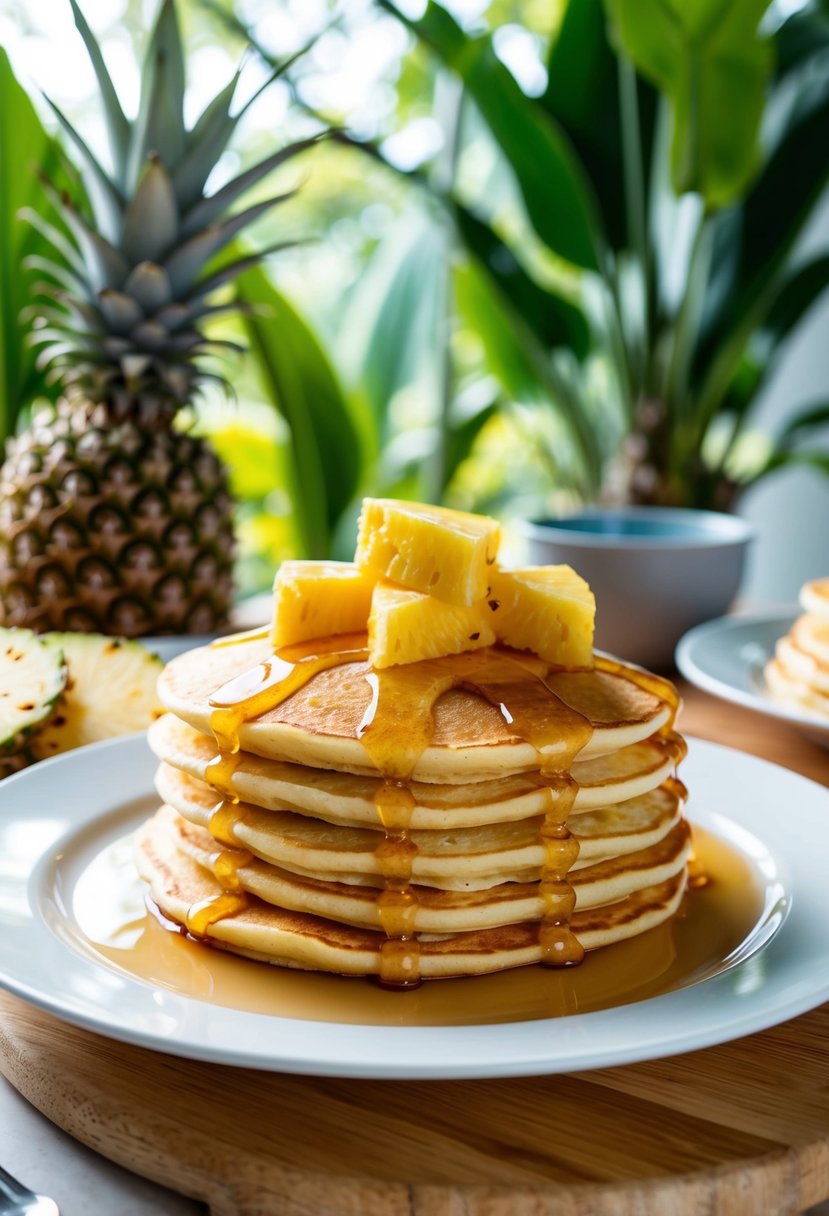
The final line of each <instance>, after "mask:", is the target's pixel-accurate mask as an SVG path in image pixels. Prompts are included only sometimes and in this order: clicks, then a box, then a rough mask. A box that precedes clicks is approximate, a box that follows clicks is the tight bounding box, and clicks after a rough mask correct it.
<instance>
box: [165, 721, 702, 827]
mask: <svg viewBox="0 0 829 1216" xmlns="http://www.w3.org/2000/svg"><path fill="white" fill-rule="evenodd" d="M148 737H149V741H150V747H151V748H152V750H153V751H154V752H155V754H156V756H158V758H159V759H160V760H163V761H165V762H166V763H167V764H169V765H171V766H172V767H174V768H177V769H180V770H181V771H182V772H184V773H187V774H189V775H190V776H191V777H197V778H199V779H204V777H205V774H206V771H207V766H208V764H209V763H210V761H211V760H212V759H213V758H214V757H215V756H216V754H217V747H216V744H215V742H214V741H213V740H212V739H210V738H208V737H207V736H206V735H204V734H202V733H201V732H199V731H197V730H195V729H194V728H193V727H191V726H188V725H187V724H186V723H184V722H179V721H177V719H176V718H174V717H173V715H172V714H165V715H164V717H162V718H160V719H159V720H158V721H157V722H155V723H154V724H153V725H152V726H151V727H150V730H149V735H148ZM680 750H681V749H680ZM677 758H678V757H677V753H676V750H675V749H674V748H672V747H671V746H666V743H665V742H664V741H661V740H652V739H646V740H644V741H643V742H641V743H632V744H629V745H628V746H627V747H625V748H622V750H621V751H619V752H615V753H612V754H610V755H605V756H599V757H596V758H595V759H593V760H577V761H576V763H575V764H574V765H573V776H574V778H575V780H576V781H577V782H578V786H579V789H578V793H577V795H576V802H575V808H574V809H575V810H576V811H586V810H591V809H594V808H596V807H601V806H605V805H607V804H608V803H610V802H621V801H623V800H625V799H628V798H634V797H638V796H639V795H641V794H646V793H648V792H649V791H651V790H654V789H656V788H657V787H658V786H660V785H661V784H662V782H663V781H664V780H665V779H666V777H668V776H669V774H670V773H671V771H672V770H673V768H674V765H675V762H676V759H677ZM237 760H238V765H237V767H236V770H235V772H234V773H233V774H232V775H231V777H230V779H229V782H228V785H229V787H230V789H231V790H232V791H233V792H234V793H235V794H236V795H238V797H239V798H241V799H242V800H243V801H246V802H250V803H252V804H254V805H256V806H260V807H267V808H269V809H271V810H293V811H296V812H298V813H299V814H308V815H313V816H314V817H315V818H319V819H325V820H327V821H328V822H330V823H336V824H343V825H346V826H354V827H376V826H377V823H378V819H377V807H376V804H375V801H374V799H375V796H376V794H377V792H378V790H379V789H380V785H381V780H380V778H379V777H377V776H364V775H363V776H361V775H359V774H353V773H336V772H333V771H332V770H330V769H316V768H311V767H310V766H308V765H299V764H292V763H288V762H285V761H278V760H277V761H275V760H267V759H263V758H262V757H260V756H254V755H252V754H251V753H250V752H244V751H243V752H241V753H240V754H239V756H238V757H237ZM410 789H411V791H412V795H413V797H414V800H415V805H414V808H413V810H412V816H411V822H410V826H411V828H412V829H413V830H441V829H451V828H465V827H479V826H481V825H484V824H489V823H505V822H515V821H520V820H524V819H528V818H532V817H534V816H537V815H541V814H543V812H544V808H545V792H544V786H543V785H542V784H541V783H540V782H539V781H538V779H537V774H536V773H520V774H515V775H511V776H504V777H498V778H494V779H492V780H490V781H476V782H470V783H466V784H460V783H454V784H448V785H447V784H436V783H432V782H424V781H413V782H412V783H411V785H410ZM217 796H218V795H217Z"/></svg>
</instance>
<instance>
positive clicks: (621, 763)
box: [138, 636, 690, 985]
mask: <svg viewBox="0 0 829 1216" xmlns="http://www.w3.org/2000/svg"><path fill="white" fill-rule="evenodd" d="M341 645H342V646H343V647H345V649H344V650H343V651H341V652H338V651H337V647H339V646H341ZM361 645H362V642H361V639H360V637H359V636H356V637H354V636H352V637H351V639H350V641H348V640H346V641H341V640H340V639H328V640H323V641H322V642H320V643H319V647H320V648H319V649H318V650H316V651H315V652H311V650H310V649H308V650H306V651H303V652H302V653H300V654H298V655H296V657H295V658H293V659H292V660H291V661H290V662H288V659H287V655H286V654H283V653H280V655H277V656H273V655H272V653H271V648H270V645H269V643H268V642H267V641H266V640H264V639H259V640H257V639H250V638H248V639H242V640H238V641H232V642H231V643H230V644H222V645H218V646H214V647H208V648H205V649H203V650H200V651H191V652H188V653H187V654H185V655H182V656H180V657H179V658H178V659H176V660H174V662H173V663H171V664H170V665H169V666H168V668H167V669H166V671H165V673H164V675H163V676H162V679H161V683H160V695H161V699H162V701H163V703H164V704H165V706H166V707H167V709H168V713H167V714H166V715H165V716H164V717H163V718H162V719H161V720H160V721H158V722H157V723H155V724H154V726H153V728H152V730H151V731H150V743H151V746H152V748H153V750H154V751H155V753H156V755H157V756H158V757H159V759H160V760H161V765H160V768H159V770H158V774H157V779H156V780H157V788H158V791H159V796H160V798H161V801H162V806H161V809H160V810H159V812H158V813H157V814H156V816H155V817H154V819H153V820H151V822H150V823H149V824H148V825H146V826H145V828H144V830H143V832H142V834H141V836H140V839H139V845H138V853H139V865H140V867H141V871H142V873H143V874H144V875H145V877H146V878H147V880H148V881H149V882H150V883H151V886H152V893H153V897H154V898H155V900H156V902H157V903H158V905H159V907H160V908H161V910H162V911H163V912H164V913H165V915H167V916H168V917H170V918H171V919H172V920H173V921H175V922H176V923H178V924H182V925H184V926H185V927H186V929H187V930H188V931H189V932H190V933H191V934H193V935H194V936H196V937H198V938H202V939H204V940H206V941H209V942H211V943H219V944H221V945H222V946H223V948H227V949H232V950H236V951H239V952H241V953H244V954H247V955H250V956H251V957H255V958H264V959H266V960H268V961H271V962H277V963H282V964H284V965H287V966H296V967H310V968H320V969H323V970H333V971H342V972H344V973H346V974H365V975H372V974H379V975H380V977H381V979H382V980H383V981H384V982H387V983H392V984H396V985H407V984H410V983H412V982H414V981H416V980H417V979H418V978H429V977H433V976H440V975H447V976H449V975H452V976H454V975H468V974H477V973H480V972H483V971H494V970H500V969H502V968H504V967H511V966H519V965H523V964H524V963H530V962H538V961H541V962H545V963H547V964H550V965H561V964H562V963H568V962H577V961H579V959H580V957H581V956H582V953H583V949H596V948H598V947H600V946H602V945H604V944H608V943H610V942H613V941H618V940H621V939H622V938H624V937H630V936H634V935H635V934H637V933H641V932H644V931H645V930H646V929H648V928H650V927H652V926H654V925H656V924H659V923H661V922H662V921H664V920H666V919H667V918H668V917H670V916H672V915H673V914H674V912H675V911H676V908H677V907H678V904H679V901H680V899H681V898H682V893H683V891H684V889H685V884H686V879H687V859H688V853H689V848H690V832H689V828H688V825H687V823H686V822H685V820H684V818H683V817H682V799H683V797H684V791H683V788H682V786H681V784H680V783H679V782H678V781H677V780H676V779H675V777H674V772H675V768H676V764H677V763H678V762H679V761H680V760H681V759H682V757H683V756H684V754H685V745H684V742H683V740H682V739H681V737H680V736H678V735H676V734H675V733H674V732H673V731H672V729H671V727H672V723H673V718H674V714H675V711H676V707H677V701H676V698H675V695H674V694H673V691H672V690H671V688H670V686H669V685H668V684H667V683H666V682H665V681H660V680H658V679H657V678H655V677H650V676H648V674H647V673H645V672H642V671H640V670H638V669H635V668H631V667H627V666H625V665H623V664H614V662H613V661H605V660H601V662H600V665H598V666H597V667H596V668H591V669H573V670H561V669H552V668H550V667H549V665H547V664H546V663H544V662H542V661H541V660H539V659H536V658H535V657H534V656H532V655H529V654H524V653H519V652H516V651H507V650H504V649H500V648H488V647H487V648H484V649H483V650H479V651H476V652H474V653H469V654H465V655H453V656H447V657H446V658H445V659H436V660H428V661H424V662H422V663H414V664H411V665H401V666H398V667H396V668H393V669H389V670H385V669H384V670H383V671H382V672H374V671H373V669H371V668H370V667H369V666H368V664H367V663H366V662H364V661H363V659H362V655H361V653H360V646H361ZM303 681H304V683H303ZM280 682H281V683H280ZM274 691H275V692H276V695H274ZM280 697H281V699H280Z"/></svg>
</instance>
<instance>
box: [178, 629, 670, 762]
mask: <svg viewBox="0 0 829 1216" xmlns="http://www.w3.org/2000/svg"><path fill="white" fill-rule="evenodd" d="M271 655H272V648H271V645H270V643H269V642H268V641H266V640H260V639H257V640H252V641H244V642H239V643H235V644H232V645H221V646H207V647H203V648H201V649H198V650H191V651H188V652H186V653H185V654H183V655H180V656H179V657H178V658H176V659H174V660H173V661H172V662H171V663H169V664H168V665H167V667H166V668H165V670H164V672H163V673H162V675H161V678H160V681H159V696H160V698H161V701H162V704H163V705H164V706H165V707H166V708H167V709H168V710H170V711H171V712H172V713H173V714H174V715H175V716H176V717H178V718H181V719H182V720H184V721H185V722H188V723H190V724H191V725H192V726H193V727H195V728H196V729H197V730H199V731H201V732H203V733H204V734H209V733H210V712H211V709H210V704H209V702H210V697H211V696H212V695H213V694H214V693H215V692H216V690H217V689H218V688H219V687H221V685H223V684H225V683H227V682H229V681H230V680H232V679H234V678H235V677H237V676H239V675H241V674H242V673H243V672H246V671H249V670H250V669H252V668H254V667H256V665H257V664H259V663H262V662H265V661H266V660H267V659H269V658H270V657H271ZM437 662H441V660H437ZM371 672H372V669H371V667H370V666H369V664H368V663H365V662H357V663H348V664H344V665H342V666H340V667H334V668H330V669H329V670H327V671H322V672H319V673H318V674H317V675H315V676H314V677H313V678H312V679H311V680H310V681H309V682H308V684H306V685H305V686H304V687H303V688H301V689H299V690H298V691H297V692H295V693H294V694H293V695H292V696H290V697H288V698H287V699H286V700H285V701H284V702H283V703H282V704H281V705H279V706H277V707H276V708H275V709H271V710H268V711H267V712H265V713H263V714H261V715H260V716H259V717H257V718H255V719H253V720H252V721H249V722H246V723H244V724H243V725H242V726H241V727H240V730H239V740H240V743H241V746H242V748H243V749H244V750H245V751H247V752H251V753H253V754H254V755H257V756H262V757H265V758H269V759H275V760H287V761H292V762H295V763H299V764H305V765H310V766H312V767H317V768H325V769H336V770H339V771H341V772H350V773H360V774H362V773H369V774H372V773H375V772H376V769H375V767H374V765H373V764H372V762H371V759H370V757H369V755H368V753H367V751H366V749H365V748H364V746H363V744H362V743H361V742H360V739H359V738H358V731H359V727H360V723H361V722H362V721H363V718H364V715H365V714H366V711H367V710H368V708H369V705H370V702H371V696H372V689H371V686H370V684H369V683H368V681H367V679H366V677H367V676H368V675H370V674H371ZM527 679H528V680H530V679H532V677H531V676H530V675H529V673H528V675H527ZM548 685H549V687H550V688H551V689H553V690H554V692H555V693H556V695H557V696H559V697H560V698H561V700H562V701H564V703H565V704H567V705H569V706H570V707H571V708H572V709H574V710H576V711H577V712H578V713H580V714H583V715H584V716H585V717H586V718H588V719H589V720H590V721H591V722H592V724H593V734H592V736H591V738H590V739H589V741H588V742H587V744H586V745H585V746H584V748H583V750H582V751H581V752H580V754H579V758H580V759H585V758H590V757H591V756H598V755H606V754H609V753H612V752H615V751H616V750H618V749H619V748H622V747H626V746H628V745H629V744H631V743H636V742H638V741H639V740H641V739H645V738H647V737H648V736H649V735H651V734H653V732H654V731H656V730H657V729H658V728H659V727H661V726H663V725H665V723H667V722H668V721H669V720H670V718H671V712H672V711H671V707H670V706H669V705H668V704H667V703H666V702H665V701H662V700H660V699H659V698H658V697H656V696H654V695H653V694H652V693H650V692H647V691H646V690H645V689H643V688H641V687H639V686H638V685H637V684H636V683H634V681H633V680H632V679H627V678H626V677H625V676H623V675H615V674H609V673H606V672H600V671H572V672H561V673H556V674H554V675H552V676H551V677H550V678H549V679H548ZM405 729H406V727H405V722H401V730H402V731H403V732H405ZM538 765H539V758H538V753H537V752H536V750H535V748H534V747H532V746H531V745H530V744H528V743H525V742H524V741H522V740H521V739H519V738H518V737H517V736H516V735H515V734H514V733H512V732H511V731H510V728H509V726H508V724H507V722H506V721H505V720H504V718H503V717H502V715H501V713H500V712H499V711H498V710H497V709H496V708H495V707H494V706H492V705H490V704H489V702H487V701H486V700H484V698H483V697H481V696H479V695H477V694H476V693H474V692H472V691H470V690H468V689H466V688H454V689H451V690H450V691H448V692H446V693H444V694H443V695H442V696H440V697H439V698H438V700H437V702H436V703H435V707H434V732H433V736H432V741H431V744H430V746H428V747H427V748H426V749H425V751H424V752H423V753H422V754H421V756H420V759H419V760H418V762H417V765H416V767H415V769H414V772H413V777H414V778H415V779H416V780H418V781H424V782H432V781H435V782H447V783H453V782H468V781H475V780H486V779H488V778H490V777H494V776H499V775H501V774H503V773H505V772H510V773H516V772H526V771H531V770H533V769H537V768H538Z"/></svg>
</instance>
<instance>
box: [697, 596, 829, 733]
mask: <svg viewBox="0 0 829 1216" xmlns="http://www.w3.org/2000/svg"><path fill="white" fill-rule="evenodd" d="M799 615H800V613H799V611H798V610H797V609H794V608H793V609H792V610H791V612H787V613H782V614H781V613H779V612H775V613H773V614H770V615H765V614H764V615H755V616H737V617H732V616H722V617H719V618H718V619H717V620H715V621H708V622H707V623H706V624H705V625H697V627H696V628H695V629H691V630H690V631H689V632H688V633H686V634H685V637H684V638H682V640H681V641H680V643H679V645H678V646H677V648H676V665H677V667H678V668H679V670H680V671H681V672H682V674H683V675H684V676H685V678H686V680H690V682H691V683H692V684H696V686H697V687H698V688H702V689H704V691H705V692H710V693H713V694H714V696H715V697H721V698H722V699H723V700H724V701H732V702H733V703H734V704H735V705H744V706H746V708H747V709H756V710H758V712H759V713H762V714H766V715H768V717H770V718H778V719H780V721H781V722H791V724H792V725H793V726H796V727H798V728H799V729H800V730H801V731H802V732H803V734H805V735H807V736H808V737H809V738H810V739H812V740H813V741H814V742H815V743H820V744H821V745H822V746H823V747H829V722H827V721H826V720H825V719H824V718H820V717H818V715H817V714H810V713H809V712H808V710H805V709H796V708H795V707H793V706H789V705H782V704H781V703H780V702H778V701H775V700H774V699H773V698H772V697H771V696H770V694H769V692H768V690H767V689H766V681H765V679H764V677H763V669H764V667H765V665H766V663H767V662H768V661H769V659H770V658H772V656H773V655H774V647H775V643H776V642H777V641H778V640H779V639H780V638H782V637H783V636H784V635H785V634H787V633H788V632H789V630H790V629H791V627H792V625H793V624H794V622H795V620H796V619H797V617H798V616H799Z"/></svg>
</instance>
